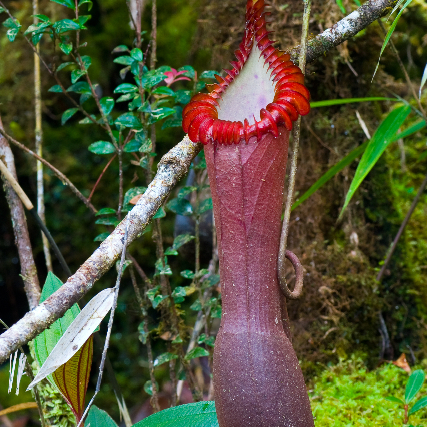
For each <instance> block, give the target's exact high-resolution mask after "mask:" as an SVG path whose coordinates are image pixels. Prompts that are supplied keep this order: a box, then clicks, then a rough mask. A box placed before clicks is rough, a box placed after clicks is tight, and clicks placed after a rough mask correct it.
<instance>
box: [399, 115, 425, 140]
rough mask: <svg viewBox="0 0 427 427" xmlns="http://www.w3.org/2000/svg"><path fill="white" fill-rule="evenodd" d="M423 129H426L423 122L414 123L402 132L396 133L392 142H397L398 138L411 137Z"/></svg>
mask: <svg viewBox="0 0 427 427" xmlns="http://www.w3.org/2000/svg"><path fill="white" fill-rule="evenodd" d="M425 127H426V122H425V120H421V121H419V122H417V123H414V124H413V125H411V126H409V127H408V128H406V129H405V130H404V131H402V132H400V133H396V134H395V135H394V136H393V138H392V142H394V141H397V140H398V139H400V138H405V137H407V136H409V135H412V134H413V133H415V132H418V131H419V130H421V129H423V128H425Z"/></svg>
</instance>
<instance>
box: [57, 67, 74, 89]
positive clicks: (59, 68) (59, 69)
mask: <svg viewBox="0 0 427 427" xmlns="http://www.w3.org/2000/svg"><path fill="white" fill-rule="evenodd" d="M69 65H74V62H63V63H62V64H60V65H59V66H58V68H57V69H56V71H61V70H62V69H64V68H65V67H68V66H69ZM57 86H58V85H57ZM60 92H62V91H60Z"/></svg>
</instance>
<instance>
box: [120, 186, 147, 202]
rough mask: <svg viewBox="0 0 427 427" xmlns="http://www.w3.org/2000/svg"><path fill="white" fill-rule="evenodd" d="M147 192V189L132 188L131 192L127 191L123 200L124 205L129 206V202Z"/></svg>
mask: <svg viewBox="0 0 427 427" xmlns="http://www.w3.org/2000/svg"><path fill="white" fill-rule="evenodd" d="M146 190H147V187H134V188H131V189H130V190H128V191H126V193H125V197H124V200H123V205H124V206H126V205H128V204H129V202H130V201H131V200H132V199H133V198H134V197H135V196H138V195H139V194H144V193H145V191H146Z"/></svg>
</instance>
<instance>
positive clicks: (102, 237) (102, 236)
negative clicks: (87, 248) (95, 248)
mask: <svg viewBox="0 0 427 427" xmlns="http://www.w3.org/2000/svg"><path fill="white" fill-rule="evenodd" d="M109 235H110V233H109V232H108V231H106V232H105V233H101V234H98V235H97V236H96V237H95V238H94V239H93V241H94V242H103V241H104V240H105V239H106V238H107V237H108V236H109Z"/></svg>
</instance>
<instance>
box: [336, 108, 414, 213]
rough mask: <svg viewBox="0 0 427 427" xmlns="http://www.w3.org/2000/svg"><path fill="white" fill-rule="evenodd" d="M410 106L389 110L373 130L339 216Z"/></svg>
mask: <svg viewBox="0 0 427 427" xmlns="http://www.w3.org/2000/svg"><path fill="white" fill-rule="evenodd" d="M410 112H411V108H410V107H408V106H406V105H405V106H402V107H399V108H396V109H395V110H393V111H391V112H390V113H389V114H388V116H387V117H386V118H385V119H384V120H383V121H382V123H381V124H380V126H379V127H378V129H377V130H376V131H375V133H374V135H373V137H372V139H371V140H370V141H369V143H368V146H367V147H366V150H365V152H364V153H363V156H362V159H361V160H360V163H359V166H358V167H357V170H356V173H355V175H354V178H353V181H352V182H351V185H350V189H349V190H348V193H347V196H346V199H345V202H344V206H343V208H342V210H341V213H340V218H341V217H342V214H343V212H344V211H345V209H346V207H347V206H348V204H349V202H350V200H351V198H352V197H353V195H354V193H355V192H356V190H357V189H358V188H359V186H360V184H361V183H362V182H363V180H364V179H365V177H366V175H368V173H369V172H370V170H371V169H372V168H373V167H374V165H375V163H376V162H377V161H378V159H379V158H380V157H381V155H382V153H383V152H384V150H385V149H386V148H387V147H388V145H389V144H390V143H391V142H392V141H393V138H394V136H395V133H396V132H397V131H398V129H399V128H400V126H402V124H403V123H404V121H405V120H406V118H407V117H408V115H409V113H410Z"/></svg>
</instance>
